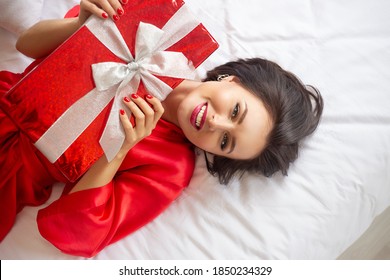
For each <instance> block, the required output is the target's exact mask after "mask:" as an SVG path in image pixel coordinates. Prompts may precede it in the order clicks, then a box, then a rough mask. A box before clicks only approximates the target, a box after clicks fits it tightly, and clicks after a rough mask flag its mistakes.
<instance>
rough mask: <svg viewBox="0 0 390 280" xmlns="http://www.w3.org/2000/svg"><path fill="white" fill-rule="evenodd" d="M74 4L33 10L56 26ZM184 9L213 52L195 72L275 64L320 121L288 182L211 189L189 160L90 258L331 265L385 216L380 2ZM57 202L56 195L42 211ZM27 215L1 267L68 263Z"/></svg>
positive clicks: (15, 61)
mask: <svg viewBox="0 0 390 280" xmlns="http://www.w3.org/2000/svg"><path fill="white" fill-rule="evenodd" d="M6 2H13V3H17V2H23V1H21V0H15V1H11V0H9V1H7V0H0V5H2V6H3V5H4V4H6ZM31 2H33V1H31ZM77 2H78V1H75V0H58V1H56V4H53V3H52V1H49V0H36V1H35V2H33V3H35V4H31V5H41V7H42V9H41V14H40V15H39V18H51V17H54V18H55V17H61V16H63V14H64V13H65V11H66V10H67V9H68V8H69V7H71V6H73V4H74V3H77ZM186 2H187V4H188V5H190V6H191V7H192V8H193V10H194V12H195V13H197V14H198V15H199V17H201V19H202V20H203V22H204V24H205V25H206V27H207V28H208V29H209V30H210V31H211V32H212V33H213V35H214V36H215V37H216V39H217V40H218V41H219V42H220V44H221V48H220V50H219V51H218V52H217V53H216V54H214V55H213V56H212V57H210V59H209V60H207V62H205V63H204V64H203V65H202V66H201V68H200V73H204V71H205V70H206V69H210V68H212V67H213V66H215V65H218V64H220V63H223V62H225V61H228V60H230V59H234V58H236V57H254V56H260V57H265V58H268V59H271V60H274V61H276V62H278V63H279V64H281V65H282V66H283V67H285V68H286V69H288V70H290V71H292V72H294V73H296V74H297V75H298V76H299V77H300V78H301V79H302V80H303V81H304V82H305V83H307V84H313V85H315V86H317V87H318V88H319V90H320V91H321V93H322V95H323V97H324V99H325V110H324V115H323V119H322V121H321V124H320V126H319V128H318V130H317V131H316V132H315V134H314V135H313V136H311V137H309V138H308V139H307V140H306V141H304V142H303V143H302V148H301V152H300V156H299V159H298V160H297V161H296V162H295V163H294V164H293V165H292V166H291V169H290V172H289V176H288V177H283V176H281V175H279V174H278V175H276V176H274V177H272V178H259V177H258V176H254V175H248V176H244V177H243V178H242V180H241V181H238V180H235V181H233V182H232V183H231V184H230V185H228V186H220V185H219V184H218V183H217V180H216V179H215V178H213V177H211V176H210V175H208V173H207V171H206V169H205V163H204V160H203V156H202V155H200V156H198V157H197V163H196V170H195V174H194V177H193V179H192V181H191V183H190V185H189V186H188V188H187V189H186V190H185V191H184V193H183V195H182V196H181V197H180V198H179V199H178V200H177V201H175V203H173V205H172V206H171V207H169V209H168V210H167V211H166V212H164V213H163V214H162V215H161V216H159V217H158V218H157V219H156V220H154V221H153V222H152V223H150V224H148V225H147V226H145V227H144V228H142V229H141V230H139V231H137V232H136V233H134V234H132V235H130V236H128V237H127V238H125V239H123V240H121V241H119V242H117V243H115V244H113V245H111V246H109V247H107V248H106V249H104V250H103V251H102V252H101V253H99V254H98V255H97V256H96V257H95V259H335V258H337V257H338V256H339V255H340V254H341V253H342V252H343V251H344V250H345V249H346V248H347V247H349V246H350V245H351V244H352V243H353V242H354V241H355V240H356V239H357V238H358V237H359V236H360V235H361V234H362V233H363V232H364V231H365V230H366V229H367V228H368V227H369V225H370V224H371V222H372V221H373V219H374V217H375V216H377V215H378V214H380V213H381V212H382V211H383V210H384V209H386V208H387V207H388V206H389V205H390V71H389V65H390V18H389V17H388V11H389V10H390V2H388V1H387V0H371V1H369V0H343V1H338V0H329V1H321V0H290V1H282V0H242V1H236V0H213V1H208V0H187V1H186ZM36 10H38V9H36ZM23 16H28V14H26V15H23ZM34 16H36V15H34ZM2 17H3V18H4V15H3V16H0V23H1V22H2V20H3V18H2ZM8 23H9V22H8ZM1 24H3V23H1ZM17 24H21V23H17ZM2 27H3V28H0V46H1V48H0V69H8V70H13V71H21V70H23V69H24V67H25V66H26V65H27V64H28V62H29V60H28V59H26V58H24V57H23V56H21V55H19V54H18V53H17V52H16V51H15V49H14V47H13V46H14V43H15V40H16V35H15V31H14V30H15V29H14V27H12V28H9V26H7V27H5V26H4V24H3V25H2ZM5 28H7V29H8V30H6V29H5ZM21 28H23V27H20V26H18V27H17V30H18V31H19V30H20V29H21ZM12 29H13V30H12ZM10 30H11V31H10ZM60 192H61V186H60V185H58V186H56V188H55V190H54V192H53V195H52V197H51V198H50V201H49V202H47V203H46V204H45V205H47V204H48V203H50V202H51V201H53V200H54V199H55V198H56V197H58V196H59V194H60ZM37 211H38V208H36V207H35V208H32V207H26V209H24V210H23V211H22V213H20V214H19V216H18V218H17V221H16V224H15V226H14V228H13V229H12V231H11V232H10V234H9V235H8V236H7V237H6V238H5V240H4V241H3V242H2V243H0V258H1V259H77V257H73V256H69V255H65V254H63V253H61V252H59V251H58V250H57V249H55V248H54V247H53V246H51V245H50V244H49V243H48V242H47V241H45V240H44V239H43V238H42V237H41V236H40V235H39V233H38V231H37V227H36V223H35V217H36V213H37Z"/></svg>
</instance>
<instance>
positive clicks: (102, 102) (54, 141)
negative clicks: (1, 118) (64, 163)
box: [35, 5, 199, 162]
mask: <svg viewBox="0 0 390 280" xmlns="http://www.w3.org/2000/svg"><path fill="white" fill-rule="evenodd" d="M198 25H199V21H198V20H196V19H195V18H194V17H193V16H192V14H191V13H190V12H189V11H188V10H187V8H186V7H185V5H184V6H182V7H181V8H180V9H179V10H178V11H177V12H176V13H175V15H174V16H173V17H172V18H171V19H170V20H169V21H168V22H167V23H166V24H165V25H164V27H163V29H159V28H157V27H155V26H154V25H151V24H147V23H143V22H140V24H139V27H138V30H137V34H136V40H135V57H134V58H133V56H132V54H131V52H130V50H129V49H128V47H127V45H126V42H125V41H124V39H123V37H122V35H121V34H120V32H119V30H118V28H117V27H116V25H115V24H114V23H113V22H112V21H111V20H100V19H98V18H97V17H92V18H91V19H90V20H88V21H87V23H86V26H87V27H88V29H89V30H90V31H91V32H92V33H93V34H94V35H95V36H96V37H97V39H99V40H100V41H101V42H102V43H103V44H104V45H105V46H106V47H107V48H108V49H109V50H110V51H111V52H113V53H114V54H115V55H116V56H117V57H119V58H120V59H122V60H123V61H124V63H116V62H102V63H97V64H93V65H92V72H93V78H94V82H95V86H96V88H94V89H93V90H91V91H90V92H88V93H87V94H86V95H84V96H83V97H82V98H80V99H79V100H78V101H77V102H75V103H74V104H73V105H72V106H71V107H70V108H68V110H67V111H65V113H64V114H63V115H61V116H60V117H59V118H58V119H57V120H56V122H55V123H54V124H53V125H52V126H51V127H50V128H49V129H48V130H47V131H46V132H45V133H44V134H43V135H42V136H41V138H39V139H38V141H37V142H36V143H35V146H36V147H37V148H38V149H39V150H41V151H42V153H43V154H44V155H45V156H46V157H47V158H48V159H49V161H50V162H55V161H56V160H57V159H58V158H59V157H60V156H61V155H62V154H63V153H64V152H65V151H66V150H67V149H68V148H69V146H70V145H71V144H72V143H73V142H74V141H75V140H76V139H77V138H78V137H79V136H80V135H81V133H82V132H83V131H84V130H85V129H86V128H87V127H88V125H89V124H90V123H91V122H92V121H93V120H94V119H95V118H96V117H97V116H98V115H99V113H100V112H101V111H102V110H103V109H104V108H105V107H106V106H107V105H108V104H109V103H110V101H111V100H112V99H114V102H113V105H112V108H111V112H110V115H109V118H108V120H107V124H106V126H105V128H104V131H103V134H102V136H101V138H100V141H99V143H100V145H101V147H102V149H103V151H104V153H105V155H106V157H107V159H108V160H109V161H111V160H112V159H113V158H114V157H115V155H116V154H117V153H118V151H119V149H120V148H121V146H122V144H123V141H124V139H125V133H124V131H123V127H122V125H121V122H120V118H119V110H120V108H121V107H122V106H121V105H122V102H123V101H122V100H123V98H124V97H125V96H127V95H129V94H131V93H135V92H136V91H137V89H138V86H139V83H140V81H141V80H142V82H143V84H144V85H145V88H146V90H147V91H148V92H149V93H151V94H152V95H153V96H155V97H156V98H158V99H160V100H164V99H165V98H166V96H167V95H168V94H169V93H170V92H171V91H172V88H171V87H170V86H168V85H167V84H165V83H164V82H163V81H161V80H160V79H158V78H156V77H155V76H154V75H160V76H167V77H174V78H180V79H192V78H193V77H194V70H195V69H194V67H193V65H192V63H191V62H189V61H188V59H187V58H186V57H185V56H184V55H183V54H182V53H179V52H169V51H164V50H165V49H167V48H168V47H170V46H172V45H173V44H175V43H176V42H178V41H179V40H181V39H182V38H183V37H184V36H186V35H187V34H188V33H189V32H190V31H191V30H193V29H194V28H195V27H196V26H198ZM91 104H92V105H91ZM124 109H125V110H127V109H126V108H124ZM127 113H128V114H130V112H129V111H128V110H127ZM76 116H77V117H78V118H77V121H75V118H76ZM80 116H83V117H82V118H80Z"/></svg>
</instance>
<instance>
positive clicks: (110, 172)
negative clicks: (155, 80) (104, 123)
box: [70, 94, 164, 193]
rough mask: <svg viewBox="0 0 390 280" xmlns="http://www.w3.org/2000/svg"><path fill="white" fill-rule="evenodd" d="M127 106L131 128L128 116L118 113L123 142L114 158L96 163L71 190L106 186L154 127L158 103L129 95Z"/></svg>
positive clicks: (147, 98)
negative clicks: (129, 152) (128, 154)
mask: <svg viewBox="0 0 390 280" xmlns="http://www.w3.org/2000/svg"><path fill="white" fill-rule="evenodd" d="M124 103H125V106H127V107H128V108H129V109H130V111H131V113H132V115H133V116H134V118H135V125H134V126H133V125H132V124H131V121H130V119H129V116H128V115H127V114H126V113H125V112H124V110H121V112H120V119H121V122H122V125H123V128H124V130H125V133H126V139H125V141H124V143H123V145H122V147H121V149H120V151H119V153H118V154H117V155H116V157H115V158H114V159H113V160H112V161H110V162H108V161H107V158H106V157H105V156H102V157H101V158H100V159H98V161H96V162H95V163H94V164H93V165H92V166H91V168H90V169H89V170H88V171H87V172H86V173H85V174H84V176H83V177H81V179H80V180H79V182H78V183H77V184H76V185H75V186H74V187H73V189H72V191H71V192H70V193H73V192H77V191H81V190H86V189H92V188H98V187H101V186H104V185H106V184H108V183H109V182H110V181H111V180H112V179H113V178H114V176H115V174H116V173H117V172H118V169H119V167H120V166H121V164H122V162H123V160H124V159H125V157H126V154H127V152H128V151H129V150H130V149H131V148H132V147H134V146H135V144H137V143H138V142H139V141H141V140H142V139H144V138H145V137H147V136H149V135H150V134H151V133H152V130H153V129H154V128H155V127H156V124H157V122H158V120H159V119H160V118H161V116H162V114H163V113H164V108H163V106H162V104H161V102H160V101H159V100H158V99H157V98H155V97H153V96H151V95H146V96H145V99H143V98H141V97H139V96H137V95H136V94H132V95H131V96H130V98H129V97H126V98H125V99H124Z"/></svg>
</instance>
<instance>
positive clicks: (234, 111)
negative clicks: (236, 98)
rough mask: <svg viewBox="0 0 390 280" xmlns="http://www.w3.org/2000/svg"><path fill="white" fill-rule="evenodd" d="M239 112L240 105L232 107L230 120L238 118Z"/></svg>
mask: <svg viewBox="0 0 390 280" xmlns="http://www.w3.org/2000/svg"><path fill="white" fill-rule="evenodd" d="M239 112H240V104H238V103H237V104H236V106H234V108H233V112H232V118H233V119H234V118H236V117H237V116H238V113H239Z"/></svg>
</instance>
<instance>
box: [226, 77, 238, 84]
mask: <svg viewBox="0 0 390 280" xmlns="http://www.w3.org/2000/svg"><path fill="white" fill-rule="evenodd" d="M226 80H227V81H228V82H236V83H240V82H241V81H240V79H239V78H238V77H237V76H234V75H231V76H229V77H227V78H226Z"/></svg>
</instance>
